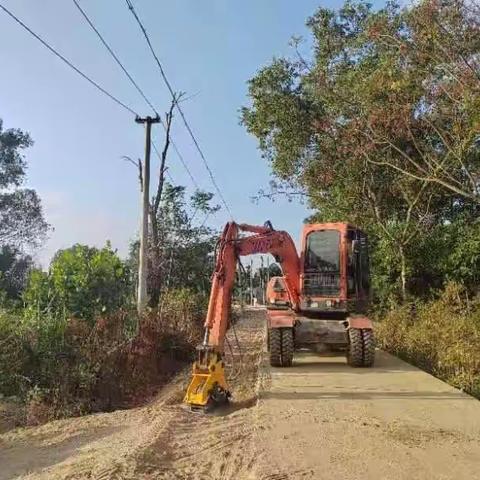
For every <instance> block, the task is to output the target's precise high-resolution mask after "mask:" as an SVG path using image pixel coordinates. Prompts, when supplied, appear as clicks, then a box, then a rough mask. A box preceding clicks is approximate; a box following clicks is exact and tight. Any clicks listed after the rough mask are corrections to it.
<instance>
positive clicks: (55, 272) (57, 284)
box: [24, 244, 131, 324]
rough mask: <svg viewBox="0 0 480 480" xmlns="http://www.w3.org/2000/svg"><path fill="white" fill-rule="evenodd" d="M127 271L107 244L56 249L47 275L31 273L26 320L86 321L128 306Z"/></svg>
mask: <svg viewBox="0 0 480 480" xmlns="http://www.w3.org/2000/svg"><path fill="white" fill-rule="evenodd" d="M130 294H131V285H130V277H129V272H128V269H127V267H126V266H125V264H124V263H123V262H122V260H121V259H120V258H119V257H118V255H117V254H116V253H115V252H114V251H113V250H112V249H111V247H110V245H109V244H107V245H106V246H105V247H104V248H102V249H97V248H94V247H87V246H85V245H74V246H73V247H71V248H68V249H66V250H59V251H58V252H57V253H56V255H55V257H54V258H53V260H52V262H51V264H50V269H49V271H48V273H45V272H42V271H40V270H34V271H32V272H31V274H30V277H29V280H28V285H27V288H26V291H25V293H24V300H25V304H26V316H27V318H29V319H30V320H35V319H41V318H42V317H43V316H44V315H48V316H51V317H54V318H59V319H66V318H68V317H74V318H80V319H83V320H86V321H87V322H90V323H91V324H92V323H93V321H94V318H95V317H96V316H98V315H104V314H109V313H112V312H115V311H116V310H118V309H119V308H122V307H125V305H127V304H128V303H129V299H130V298H129V297H130Z"/></svg>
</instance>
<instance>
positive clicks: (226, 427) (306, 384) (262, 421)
mask: <svg viewBox="0 0 480 480" xmlns="http://www.w3.org/2000/svg"><path fill="white" fill-rule="evenodd" d="M263 316H264V312H262V311H249V312H246V314H245V315H244V317H243V318H242V320H241V321H240V322H239V323H238V325H237V333H238V337H239V340H240V344H241V345H242V349H241V353H242V357H243V362H241V361H240V352H239V350H238V349H237V348H236V347H235V346H234V347H233V357H232V355H231V354H230V355H229V356H228V360H229V363H230V368H229V371H230V377H231V379H232V381H231V388H232V390H233V393H234V400H233V402H232V404H231V405H230V406H229V407H228V408H225V409H224V410H222V411H217V412H216V413H215V414H212V415H204V414H194V413H191V412H189V411H186V410H185V409H184V408H183V407H182V405H181V399H182V396H183V392H184V388H185V384H186V382H187V381H188V378H189V374H188V372H184V373H182V374H181V375H179V376H178V377H177V378H176V380H175V381H174V382H172V383H171V384H170V385H169V386H168V387H167V388H165V389H164V390H163V391H162V392H161V393H160V394H159V396H158V398H157V399H156V401H155V402H153V403H151V404H150V405H147V406H145V407H142V408H138V409H134V410H129V411H117V412H113V413H108V414H97V415H90V416H86V417H83V418H77V419H67V420H61V421H56V422H51V423H49V424H46V425H43V426H41V427H33V428H25V429H16V430H11V431H9V432H7V433H4V434H2V435H0V480H4V479H12V478H25V479H57V478H58V479H105V480H106V479H188V480H190V479H199V480H201V479H210V480H212V479H224V480H230V479H235V480H237V479H238V480H242V479H244V480H253V479H260V480H267V479H270V480H283V479H323V478H325V479H326V478H329V479H330V478H342V479H346V480H349V479H359V480H361V479H367V478H368V479H379V480H384V479H407V478H408V479H411V478H415V479H435V480H440V479H456V480H463V479H474V478H480V473H479V472H480V442H479V439H480V435H479V433H480V402H478V401H477V400H474V399H472V398H471V397H469V396H467V395H464V394H462V393H460V392H458V391H457V390H455V389H453V388H451V387H449V386H447V385H445V384H444V383H442V382H440V381H439V380H437V379H435V378H433V377H431V376H430V375H428V374H426V373H424V372H421V371H420V370H418V369H416V368H414V367H411V366H409V365H407V364H406V363H404V362H402V361H400V360H398V359H396V358H394V357H392V356H390V355H388V354H385V353H383V352H377V364H376V367H375V368H373V369H365V370H364V369H351V368H350V367H348V366H347V365H345V361H344V359H343V358H342V357H340V356H338V357H326V356H319V355H314V354H308V353H302V352H301V353H300V354H298V355H297V357H296V360H295V364H294V366H293V367H292V368H290V369H272V368H270V367H269V366H268V365H267V363H266V357H265V353H262V349H263V345H264V325H263ZM229 338H230V343H231V344H232V345H234V343H235V340H234V335H233V332H230V334H229ZM227 351H228V348H227ZM232 358H233V359H234V361H233V365H232Z"/></svg>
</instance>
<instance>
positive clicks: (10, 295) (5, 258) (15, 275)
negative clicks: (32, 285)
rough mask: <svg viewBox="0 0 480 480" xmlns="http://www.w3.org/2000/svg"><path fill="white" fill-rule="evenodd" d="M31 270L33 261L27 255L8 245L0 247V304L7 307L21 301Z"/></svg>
mask: <svg viewBox="0 0 480 480" xmlns="http://www.w3.org/2000/svg"><path fill="white" fill-rule="evenodd" d="M32 268H33V260H32V258H31V257H30V256H29V255H24V254H22V253H21V252H20V250H18V249H15V248H13V247H11V246H8V245H6V246H3V247H1V249H0V304H1V303H3V304H4V305H6V304H7V305H8V304H9V303H11V302H17V301H19V300H20V299H21V296H22V293H23V290H24V289H25V286H26V284H27V279H28V275H29V273H30V270H31V269H32ZM2 297H3V298H2Z"/></svg>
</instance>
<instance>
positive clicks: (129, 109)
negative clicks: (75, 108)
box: [0, 4, 138, 116]
mask: <svg viewBox="0 0 480 480" xmlns="http://www.w3.org/2000/svg"><path fill="white" fill-rule="evenodd" d="M0 8H1V9H2V10H3V11H4V12H5V13H6V14H7V15H9V16H10V17H11V18H12V19H13V20H15V22H17V23H18V24H19V25H20V26H22V27H23V28H24V29H25V30H26V31H27V32H28V33H30V35H32V36H33V37H35V38H36V39H37V40H38V41H39V42H40V43H41V44H42V45H43V46H44V47H46V48H47V49H48V50H50V52H51V53H53V54H54V55H55V56H56V57H58V58H59V59H60V60H62V61H63V62H64V63H66V64H67V65H68V66H69V67H70V68H71V69H72V70H74V71H75V72H77V73H78V75H80V76H81V77H82V78H84V79H85V80H87V82H89V83H90V84H91V85H93V86H94V87H95V88H96V89H97V90H99V91H100V92H102V93H103V94H104V95H106V96H107V97H108V98H110V99H111V100H113V101H114V102H115V103H117V104H118V105H120V106H121V107H123V108H124V109H125V110H128V111H129V112H130V113H132V114H133V115H135V116H138V113H137V112H135V110H133V109H132V108H130V107H129V106H128V105H126V104H125V103H123V102H122V101H120V100H119V99H118V98H117V97H115V96H114V95H112V94H111V93H109V92H107V90H105V89H104V88H103V87H101V86H100V85H99V84H98V83H97V82H95V81H94V80H92V79H91V78H90V77H89V76H88V75H86V74H85V73H83V72H82V71H81V70H80V69H79V68H77V67H76V66H75V65H74V64H73V63H72V62H70V60H68V59H66V58H65V57H64V56H63V55H62V54H61V53H59V52H57V50H55V49H54V48H53V47H52V46H51V45H49V44H48V43H47V42H46V41H45V40H43V38H41V37H40V36H39V35H37V34H36V33H35V32H34V31H33V30H32V29H31V28H29V27H28V26H27V25H25V23H23V22H22V21H21V20H20V19H19V18H18V17H16V16H15V15H14V14H13V13H12V12H11V11H10V10H8V9H7V8H6V7H4V6H3V5H2V4H0Z"/></svg>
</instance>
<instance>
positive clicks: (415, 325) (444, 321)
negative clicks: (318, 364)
mask: <svg viewBox="0 0 480 480" xmlns="http://www.w3.org/2000/svg"><path fill="white" fill-rule="evenodd" d="M376 335H377V338H378V340H379V342H380V345H381V346H382V347H383V348H384V349H385V350H387V351H390V352H392V353H394V354H396V355H398V356H399V357H401V358H403V359H405V360H406V361H408V362H410V363H412V364H414V365H417V366H418V367H420V368H422V369H424V370H426V371H428V372H430V373H432V374H433V375H435V376H436V377H438V378H441V379H442V380H445V381H446V382H448V383H449V384H451V385H453V386H455V387H457V388H460V389H462V390H464V391H465V392H467V393H470V394H471V395H473V396H475V397H477V398H480V302H478V300H474V301H471V300H470V299H469V298H468V297H467V294H466V292H465V291H464V290H463V289H462V287H461V286H459V285H457V284H449V285H447V287H446V288H445V290H444V292H443V293H442V295H441V296H440V298H438V299H437V300H433V301H430V302H427V303H420V304H411V305H405V306H402V307H398V308H396V309H394V310H392V311H391V312H389V313H388V314H387V315H386V316H385V317H384V318H383V319H382V320H381V321H380V322H379V324H378V327H377V330H376Z"/></svg>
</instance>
